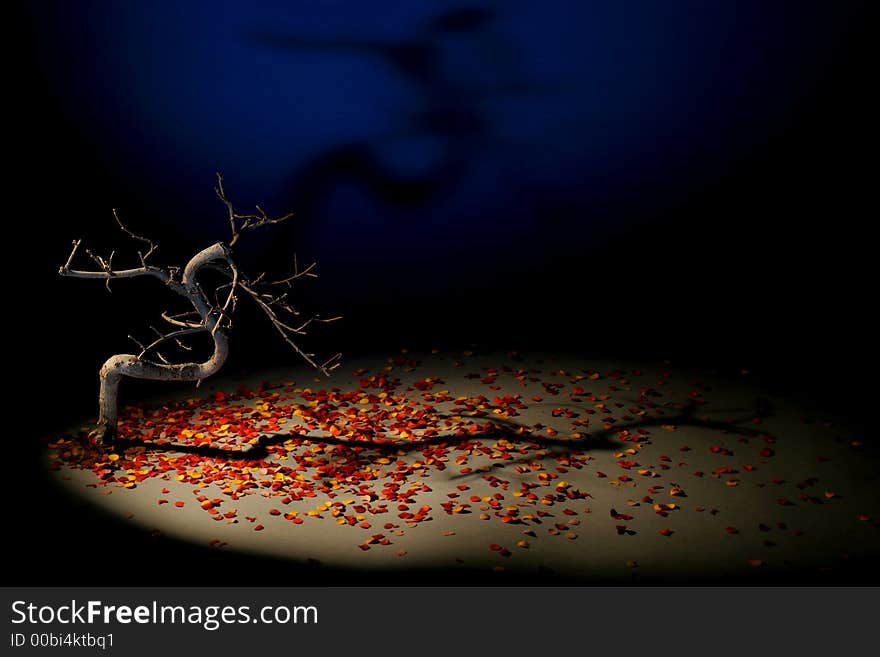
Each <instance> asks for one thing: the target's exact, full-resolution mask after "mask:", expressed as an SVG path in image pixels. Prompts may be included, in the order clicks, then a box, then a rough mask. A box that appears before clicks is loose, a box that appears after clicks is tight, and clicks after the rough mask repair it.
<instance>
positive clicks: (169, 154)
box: [9, 0, 876, 388]
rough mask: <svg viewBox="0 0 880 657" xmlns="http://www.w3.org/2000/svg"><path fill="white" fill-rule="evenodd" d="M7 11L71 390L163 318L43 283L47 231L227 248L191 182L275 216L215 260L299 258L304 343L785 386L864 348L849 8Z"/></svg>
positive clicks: (862, 57) (18, 209) (248, 347)
mask: <svg viewBox="0 0 880 657" xmlns="http://www.w3.org/2000/svg"><path fill="white" fill-rule="evenodd" d="M20 10H21V12H22V15H21V19H22V20H21V21H20V23H18V25H19V29H16V30H15V31H16V36H17V37H18V39H19V42H20V43H19V47H18V50H17V54H18V58H17V64H18V67H17V71H16V73H18V77H17V78H15V81H14V82H13V83H12V84H13V87H12V91H13V93H12V94H11V97H12V100H11V104H12V105H13V109H14V111H15V112H16V113H17V115H18V116H17V118H16V119H15V122H14V123H12V124H9V129H10V132H11V133H12V134H11V140H12V142H13V144H14V146H17V147H18V150H17V151H16V156H15V157H16V159H17V161H18V162H19V165H20V166H19V171H18V176H19V177H17V178H16V179H15V180H13V185H12V186H11V188H10V189H11V194H10V195H11V196H12V197H13V199H12V203H13V204H14V205H15V209H14V210H13V214H15V213H18V215H19V216H23V217H26V218H27V219H26V220H24V221H22V222H19V223H17V224H16V230H19V229H20V230H21V232H22V235H23V237H22V238H21V243H22V244H28V243H30V244H33V240H34V239H39V240H41V243H40V245H39V246H30V247H27V248H21V249H17V250H16V251H17V254H19V255H26V256H27V258H28V259H29V260H28V262H29V266H28V267H29V269H30V270H32V271H34V272H35V273H34V274H33V276H34V277H35V278H34V279H33V280H34V283H33V285H35V286H37V287H38V288H39V289H40V290H41V294H42V295H43V297H44V298H48V299H50V300H51V303H52V304H53V305H54V307H56V308H58V309H59V310H58V312H59V313H61V314H63V315H64V316H66V317H70V318H76V319H75V321H74V320H71V321H70V323H69V330H70V331H71V335H72V336H73V338H72V339H73V340H74V341H75V342H76V343H77V344H79V345H80V346H81V348H80V349H78V350H77V353H76V354H75V356H74V362H73V363H72V372H74V373H75V374H72V376H78V373H79V372H83V373H84V374H83V381H86V382H89V381H91V377H92V376H93V375H92V374H91V373H92V372H93V370H94V364H95V363H97V362H100V360H102V359H103V358H104V356H105V355H106V353H107V352H108V351H115V350H119V349H124V348H126V341H125V336H126V335H127V334H128V333H130V332H132V331H135V330H137V329H138V327H139V326H141V325H142V323H141V322H145V321H147V318H155V316H156V314H157V313H158V311H159V310H161V309H162V307H163V306H162V304H163V302H162V300H161V299H160V298H157V299H156V304H157V305H156V307H155V308H154V307H153V306H152V298H151V295H153V294H155V291H151V290H150V289H149V288H148V287H144V286H141V287H138V284H135V285H134V286H133V287H132V288H131V290H132V291H131V292H130V293H126V292H125V291H124V290H119V291H118V292H117V293H116V294H114V295H113V296H112V298H111V300H110V301H108V297H107V295H106V292H104V291H103V290H102V289H100V288H101V286H94V285H91V284H89V283H88V282H81V281H79V282H78V281H67V280H65V281H59V280H58V279H56V278H54V272H55V270H56V267H57V265H58V264H60V262H61V261H63V259H64V258H65V257H66V253H67V251H68V248H69V247H68V245H69V240H70V239H72V238H73V237H76V236H84V237H85V238H87V240H88V241H89V243H92V244H96V245H98V246H99V247H102V248H107V249H109V248H110V247H111V246H113V245H117V246H118V244H119V240H118V239H117V236H116V234H115V233H114V232H113V231H114V229H113V224H112V218H111V216H110V212H109V211H110V208H111V207H117V208H119V209H120V211H121V213H122V215H123V216H124V217H125V218H126V220H127V221H128V222H129V224H130V225H131V226H132V227H133V228H136V229H137V230H139V231H140V232H142V233H146V234H148V235H150V236H152V237H154V238H155V239H156V240H157V241H158V242H159V243H160V244H161V245H162V248H161V251H160V260H161V258H162V257H164V258H165V259H166V261H168V262H185V260H186V258H188V256H189V255H191V253H192V252H193V251H194V249H197V248H201V247H202V246H204V245H206V244H208V243H210V242H211V241H213V240H216V239H225V238H226V237H227V235H226V224H225V222H224V217H223V208H222V206H221V205H220V204H219V203H218V202H217V200H216V198H215V197H214V195H213V191H212V187H213V184H214V180H213V176H214V172H215V171H218V170H221V171H223V172H224V174H225V176H226V182H227V189H228V191H229V193H230V195H231V196H232V198H233V199H234V200H235V201H236V202H237V204H238V206H239V207H240V208H241V209H242V210H246V209H248V208H250V207H251V206H252V205H253V204H255V203H261V204H262V205H263V206H264V207H265V208H266V209H268V210H269V211H270V212H274V213H283V212H286V211H287V210H292V211H294V212H295V213H296V220H295V222H292V223H290V224H289V225H285V226H284V227H281V228H279V229H277V230H273V231H272V232H271V233H266V234H262V235H253V236H249V239H248V240H247V242H246V243H243V245H242V247H243V248H242V250H241V255H240V258H241V259H242V260H243V261H244V262H245V264H246V265H247V267H248V268H249V269H250V270H251V271H258V270H260V269H262V268H264V267H266V266H269V267H270V268H271V267H277V268H278V269H279V270H280V269H282V268H283V267H284V266H286V265H287V264H288V263H289V262H290V259H291V256H292V254H293V253H294V252H296V253H297V254H298V256H299V258H300V261H309V260H312V259H315V260H317V261H318V262H319V267H320V271H321V274H322V277H321V279H319V281H317V282H316V283H315V284H314V285H310V286H308V287H304V288H303V289H302V290H301V291H300V293H301V295H302V296H301V297H299V299H300V300H301V302H302V304H303V306H304V307H305V308H307V309H312V308H314V309H317V310H320V311H322V312H324V313H328V314H329V313H332V314H342V315H344V316H345V321H344V322H342V323H340V324H337V325H334V326H332V327H329V328H327V329H326V330H324V331H321V332H320V333H319V335H316V336H315V337H314V338H313V340H314V341H313V343H312V345H313V346H314V347H315V348H316V349H318V350H319V351H324V352H327V351H332V350H335V349H336V348H337V347H338V348H341V349H343V350H344V351H346V352H348V353H353V352H360V351H371V350H373V349H385V348H398V347H400V346H434V345H438V346H462V345H467V344H470V343H479V344H482V345H485V346H488V347H491V346H498V347H505V348H507V347H513V346H521V347H524V348H539V347H545V346H550V347H552V348H560V349H563V348H568V349H577V350H579V351H588V352H590V353H599V354H620V355H631V356H640V355H650V356H662V357H675V358H678V359H684V360H689V359H690V360H695V361H697V362H698V364H700V365H714V364H722V365H730V366H732V367H743V366H747V367H752V368H756V369H759V370H761V369H763V370H766V371H778V372H794V375H793V378H794V379H795V380H801V379H802V375H803V374H804V373H805V372H809V371H810V370H811V368H812V367H813V364H812V363H813V362H814V361H818V362H821V363H822V366H823V367H825V368H826V369H828V370H829V371H838V372H845V373H847V374H848V373H851V372H852V371H854V370H855V368H856V365H854V363H855V362H856V361H857V360H858V359H859V358H860V357H861V354H862V353H863V351H864V348H865V344H866V340H867V339H868V333H869V330H868V328H867V326H866V325H865V324H864V323H863V322H860V321H858V320H854V319H851V318H852V317H853V316H854V315H857V314H858V313H859V312H860V310H859V308H860V306H862V305H863V304H864V303H865V299H866V288H865V285H866V282H865V281H866V280H868V277H869V271H868V264H867V263H868V262H869V260H870V253H869V250H870V247H869V246H868V244H867V241H866V240H865V239H864V236H863V232H864V231H863V228H862V222H863V221H864V217H865V210H864V208H865V207H869V206H870V204H872V203H873V201H872V199H871V197H870V192H869V189H870V184H871V182H870V174H869V169H868V167H866V166H864V164H865V162H867V160H868V157H869V153H870V152H871V148H872V147H871V145H870V144H871V143H872V142H871V140H872V139H873V138H874V131H873V119H872V118H871V117H872V110H871V107H872V105H871V102H870V100H869V98H868V95H869V94H868V87H867V80H868V79H869V77H870V75H871V74H872V73H871V70H870V69H869V64H868V61H869V58H868V57H867V52H868V50H867V49H868V36H867V30H866V25H867V21H866V19H865V16H864V14H865V6H864V3H857V2H851V3H846V2H840V3H837V2H836V3H825V2H815V3H814V2H758V1H738V2H627V3H617V2H561V1H555V2H540V3H535V2H524V1H511V2H476V1H474V2H372V3H355V2H342V1H329V0H328V1H317V0H312V1H301V2H277V3H274V2H261V3H233V2H210V3H208V2H203V3H201V2H186V3H179V2H158V3H153V2H150V3H146V2H144V3H134V2H77V3H64V2H35V3H27V4H25V5H23V6H22V7H21V8H20ZM873 143H876V140H874V142H873ZM37 217H38V218H39V221H40V224H39V226H40V229H39V230H38V231H36V232H35V231H34V228H35V224H34V223H33V222H34V221H35V220H36V219H37ZM267 263H268V265H267ZM26 296H27V298H26V299H25V300H24V301H23V302H22V303H24V304H28V303H30V304H33V301H32V296H31V295H29V294H28V295H26ZM107 309H111V310H114V311H115V314H112V315H108V313H107ZM236 330H237V331H239V332H240V333H241V335H242V337H241V338H237V340H238V342H237V343H236V345H237V346H236V347H235V352H234V356H235V357H236V358H240V359H241V362H240V363H239V364H240V365H242V366H256V365H257V363H259V362H260V361H261V359H269V360H270V361H272V362H275V361H277V360H278V358H284V357H287V356H286V354H285V352H284V351H283V349H284V347H283V345H278V346H277V350H276V346H274V345H272V344H270V343H271V341H270V340H267V339H265V335H266V334H265V331H266V330H267V327H266V326H265V325H264V324H261V323H259V321H258V318H248V317H247V316H246V315H245V317H244V318H243V321H242V322H241V323H240V326H239V328H237V329H236ZM40 344H41V348H43V349H49V350H50V352H51V350H52V349H56V348H57V349H58V350H59V351H61V350H63V349H65V348H66V345H64V346H58V347H55V346H54V344H50V345H49V346H48V347H46V346H45V345H44V344H43V343H42V342H41V343H40ZM76 359H81V360H76ZM233 365H234V363H233ZM835 368H836V369H835ZM86 374H87V375H88V376H86ZM85 387H86V388H87V387H88V386H85Z"/></svg>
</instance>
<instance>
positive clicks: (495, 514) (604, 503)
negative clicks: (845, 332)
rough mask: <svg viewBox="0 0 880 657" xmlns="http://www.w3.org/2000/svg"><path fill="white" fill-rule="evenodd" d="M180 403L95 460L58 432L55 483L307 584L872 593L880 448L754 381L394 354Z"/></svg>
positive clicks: (627, 366)
mask: <svg viewBox="0 0 880 657" xmlns="http://www.w3.org/2000/svg"><path fill="white" fill-rule="evenodd" d="M189 395H190V396H188V397H186V398H183V397H181V398H180V399H174V400H170V399H167V398H166V399H164V400H163V399H158V400H153V401H151V402H149V403H144V404H140V405H137V406H133V407H129V408H127V409H126V411H125V412H124V419H123V422H122V424H121V434H122V436H124V437H125V440H122V441H120V442H119V443H118V444H117V445H115V446H113V447H112V448H102V447H100V446H94V445H91V444H89V443H88V442H86V441H84V440H83V438H82V436H79V437H74V436H73V435H68V436H63V437H62V436H53V437H52V438H51V439H50V440H49V443H48V446H47V450H46V459H47V465H48V467H49V469H50V470H51V473H52V478H53V480H54V481H55V482H57V484H58V485H59V486H61V487H62V488H63V490H64V491H65V495H74V496H77V497H79V498H80V499H81V500H83V501H84V502H85V503H86V506H89V507H97V508H99V509H101V510H102V511H100V512H101V513H104V512H106V513H107V514H109V515H110V516H114V517H116V518H117V519H119V520H120V521H121V522H122V526H125V527H129V528H131V529H134V530H135V533H141V534H143V535H145V536H151V537H154V539H156V540H161V539H163V538H164V539H168V540H171V541H174V544H175V545H181V546H185V545H191V546H201V547H202V548H204V549H205V550H207V551H210V552H212V553H213V552H216V553H225V554H230V555H237V556H238V557H239V558H240V559H245V560H246V561H247V562H248V564H249V565H253V564H260V563H265V564H267V567H268V568H269V569H270V570H271V569H278V571H279V572H281V571H285V572H286V570H285V569H286V567H287V566H286V565H285V564H290V565H291V566H292V567H300V566H301V567H302V570H298V571H296V572H298V573H309V575H308V578H307V579H300V580H299V581H300V582H304V583H310V584H316V583H321V582H322V581H325V580H326V579H327V578H329V577H331V576H332V575H333V574H334V573H345V574H346V575H345V576H346V577H347V578H349V579H348V580H347V581H353V582H357V581H358V579H357V578H358V577H361V576H364V578H365V579H364V581H366V579H367V578H371V579H370V581H371V582H382V581H383V578H385V577H388V578H389V580H388V581H389V582H390V581H391V578H393V581H394V582H395V583H401V582H403V583H412V584H417V583H419V577H420V575H421V574H423V573H426V572H431V573H433V575H434V579H433V580H432V581H433V583H437V582H438V581H439V582H440V583H442V582H444V581H445V582H448V583H453V582H459V581H468V580H469V578H470V580H472V581H482V579H481V578H482V577H488V578H490V579H489V580H488V581H493V579H492V578H498V579H499V581H501V580H502V579H503V578H505V577H511V578H521V580H522V581H539V582H550V583H621V582H641V583H651V582H663V583H701V582H707V583H715V582H730V583H747V582H748V583H750V582H758V583H760V582H778V581H784V582H791V583H816V582H823V581H839V580H840V579H841V578H843V581H846V582H848V583H858V582H861V581H864V582H865V583H868V582H872V583H873V582H874V581H875V580H876V574H877V568H876V565H875V564H876V561H877V557H878V556H880V502H878V498H877V490H878V486H877V485H878V475H877V465H878V459H877V451H876V446H875V445H873V444H871V443H870V442H869V440H868V438H867V437H866V436H864V435H860V434H859V433H857V432H856V431H855V430H854V429H853V428H851V427H848V426H847V425H846V422H845V420H844V421H843V422H841V421H840V420H839V419H837V420H835V421H831V420H830V419H829V418H828V417H823V416H822V413H821V412H817V410H816V409H810V408H803V407H801V406H799V405H798V404H797V403H796V402H795V401H792V400H790V399H786V398H784V397H782V396H779V395H775V396H774V395H771V394H769V393H767V392H766V391H764V390H761V389H760V387H759V386H757V385H756V384H754V383H753V382H752V380H751V378H750V375H749V374H748V373H747V372H743V373H740V374H739V375H736V376H733V377H726V378H725V377H721V376H712V375H708V374H706V373H698V372H688V371H683V370H681V369H679V368H677V367H676V366H675V365H674V364H670V363H666V364H664V363H660V364H656V363H623V362H612V363H609V362H598V361H584V360H578V359H576V358H569V357H563V356H559V357H553V356H547V355H528V354H525V355H520V354H472V353H467V352H466V353H463V354H444V353H432V354H408V353H403V354H399V355H396V356H394V357H392V358H389V359H385V358H379V357H377V358H364V359H360V360H357V361H348V362H346V363H345V365H344V366H343V368H342V369H341V370H339V371H338V373H336V374H335V375H334V376H333V377H332V378H331V379H322V380H320V381H316V380H315V379H314V376H313V374H311V373H309V372H308V371H306V370H304V369H303V370H296V371H294V370H289V371H280V372H279V371H276V372H266V373H263V374H262V375H261V376H260V377H259V378H258V379H255V380H230V379H223V378H217V379H215V380H212V381H206V382H205V386H204V387H203V388H201V389H199V390H194V389H191V390H190V391H189ZM72 540H75V538H74V539H72ZM108 540H109V541H110V543H109V544H108V547H109V548H112V536H109V538H108ZM239 562H240V561H239ZM139 567H140V566H139ZM408 577H411V579H410V580H407V578H408ZM835 578H837V579H835ZM327 581H329V580H327ZM275 583H276V584H292V583H296V582H278V581H276V582H275Z"/></svg>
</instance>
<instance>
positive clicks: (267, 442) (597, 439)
mask: <svg viewBox="0 0 880 657" xmlns="http://www.w3.org/2000/svg"><path fill="white" fill-rule="evenodd" d="M701 408H702V405H701V404H700V403H698V402H694V401H692V400H689V401H688V402H687V403H685V404H682V405H679V406H678V407H677V408H676V409H675V410H677V411H678V412H677V413H674V414H664V415H652V416H645V417H642V418H640V419H638V420H633V421H631V422H624V423H609V424H606V425H605V426H603V427H602V428H601V429H598V430H596V431H593V432H591V433H588V434H586V435H584V436H583V437H580V438H572V437H559V436H548V435H536V434H534V433H527V434H523V431H524V430H525V429H526V428H528V425H526V424H523V423H521V422H517V421H516V420H513V419H510V418H500V417H489V416H487V417H482V418H479V419H480V420H482V421H483V422H484V424H485V423H488V424H489V425H490V426H489V428H488V429H484V430H482V431H479V432H475V433H472V434H464V435H460V434H444V433H438V434H435V435H432V436H427V437H423V438H420V439H418V440H393V439H389V440H385V439H374V440H350V439H347V438H344V437H338V436H332V435H317V436H316V435H309V434H303V433H296V432H293V431H291V432H287V433H264V434H261V435H260V436H259V438H258V440H257V441H256V443H254V444H251V445H250V446H249V447H247V448H245V449H228V448H223V447H216V446H214V445H189V444H184V443H174V442H162V443H155V442H149V441H145V440H140V439H136V438H123V437H120V438H118V439H117V440H116V442H115V443H114V448H122V449H130V448H137V449H142V450H145V451H151V452H179V453H183V454H194V455H198V456H202V457H206V458H213V459H225V460H228V461H248V462H256V461H262V460H265V459H266V458H268V457H269V456H270V455H271V454H272V453H273V448H274V447H277V446H280V445H283V444H284V443H286V442H287V441H289V440H302V441H308V442H309V443H321V444H325V445H337V446H343V447H347V448H350V450H351V453H350V454H346V456H347V457H348V458H357V459H359V460H363V461H370V460H371V459H372V458H374V457H381V456H388V455H398V456H399V455H402V454H408V453H410V452H415V451H420V450H424V449H426V448H431V447H434V446H439V445H443V446H449V447H455V446H461V445H463V444H469V443H470V444H475V445H476V444H479V443H482V442H485V441H489V440H499V439H507V440H510V441H512V442H516V441H519V442H523V443H527V444H537V445H541V446H543V447H546V448H549V449H550V450H552V451H553V452H554V453H556V454H564V453H566V452H569V451H575V450H577V451H582V450H590V451H596V450H605V451H607V450H617V449H620V448H621V446H622V445H623V444H624V442H623V441H621V439H620V438H618V436H619V435H620V434H621V433H623V432H624V431H634V430H636V431H637V430H639V429H645V428H650V427H657V426H663V425H675V426H688V427H696V428H701V429H707V430H709V431H713V432H719V433H723V434H733V435H736V436H743V437H749V438H757V437H769V438H773V436H772V434H771V433H769V432H768V431H766V430H764V429H763V428H762V429H756V428H752V427H749V426H745V425H744V423H745V422H751V421H752V418H754V417H761V418H767V417H772V416H773V415H774V413H775V411H774V409H773V406H772V404H771V403H770V402H769V401H767V400H766V399H761V398H758V399H756V400H755V406H754V409H729V410H731V411H736V412H739V411H743V412H744V413H743V414H742V415H741V416H740V417H736V418H733V419H729V420H714V419H711V418H707V417H697V413H698V412H699V410H700V409H701ZM746 410H749V412H745V411H746ZM449 417H452V416H451V415H449V414H441V415H439V418H440V419H447V418H449ZM533 458H534V455H531V456H523V457H522V458H513V459H505V460H503V461H500V462H499V463H498V465H502V466H505V465H511V464H518V463H524V462H527V461H529V460H532V459H533ZM460 476H463V475H454V476H453V478H458V477H460Z"/></svg>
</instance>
